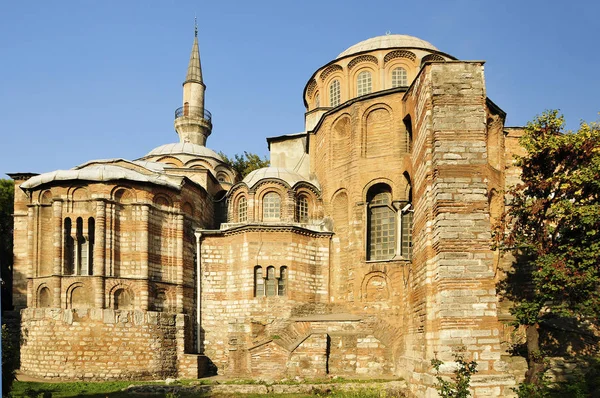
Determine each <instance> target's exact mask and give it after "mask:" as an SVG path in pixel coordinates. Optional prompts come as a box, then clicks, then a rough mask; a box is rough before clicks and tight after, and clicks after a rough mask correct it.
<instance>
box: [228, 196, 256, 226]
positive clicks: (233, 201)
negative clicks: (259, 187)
mask: <svg viewBox="0 0 600 398" xmlns="http://www.w3.org/2000/svg"><path fill="white" fill-rule="evenodd" d="M241 198H246V221H250V218H251V217H250V215H251V214H252V213H251V211H250V210H251V209H250V195H249V194H248V189H247V188H244V189H238V190H237V192H235V194H234V195H232V196H230V197H229V214H230V215H231V217H230V218H231V221H233V222H244V221H240V220H239V207H238V206H239V203H240V199H241Z"/></svg>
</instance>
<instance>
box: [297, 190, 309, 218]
mask: <svg viewBox="0 0 600 398" xmlns="http://www.w3.org/2000/svg"><path fill="white" fill-rule="evenodd" d="M296 219H297V220H298V222H303V223H306V222H308V198H307V197H306V196H304V195H302V196H299V197H298V199H297V201H296Z"/></svg>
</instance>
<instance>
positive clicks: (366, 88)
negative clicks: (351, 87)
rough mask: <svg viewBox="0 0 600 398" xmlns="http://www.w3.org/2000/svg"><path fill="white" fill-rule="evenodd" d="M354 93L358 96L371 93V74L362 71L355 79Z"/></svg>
mask: <svg viewBox="0 0 600 398" xmlns="http://www.w3.org/2000/svg"><path fill="white" fill-rule="evenodd" d="M356 91H357V94H358V96H359V97H360V96H361V95H365V94H369V93H370V92H371V91H372V84H371V72H369V71H366V70H365V71H362V72H360V73H359V74H358V77H357V78H356Z"/></svg>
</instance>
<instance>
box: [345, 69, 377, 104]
mask: <svg viewBox="0 0 600 398" xmlns="http://www.w3.org/2000/svg"><path fill="white" fill-rule="evenodd" d="M362 72H369V73H370V74H371V93H374V92H376V91H379V90H380V82H379V70H378V69H377V66H376V65H374V64H371V63H366V64H361V65H360V66H359V67H357V68H355V69H353V70H352V71H351V72H350V76H348V79H349V80H350V82H349V83H350V84H349V86H350V87H351V90H352V94H351V95H350V96H349V98H355V97H358V82H357V79H358V75H360V74H361V73H362ZM365 95H366V94H365Z"/></svg>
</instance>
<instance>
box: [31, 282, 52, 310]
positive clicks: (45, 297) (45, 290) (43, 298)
mask: <svg viewBox="0 0 600 398" xmlns="http://www.w3.org/2000/svg"><path fill="white" fill-rule="evenodd" d="M35 298H36V300H35V306H36V307H38V308H48V307H52V291H51V290H50V287H49V286H48V284H47V283H41V284H40V285H39V286H38V287H37V289H36V294H35Z"/></svg>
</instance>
